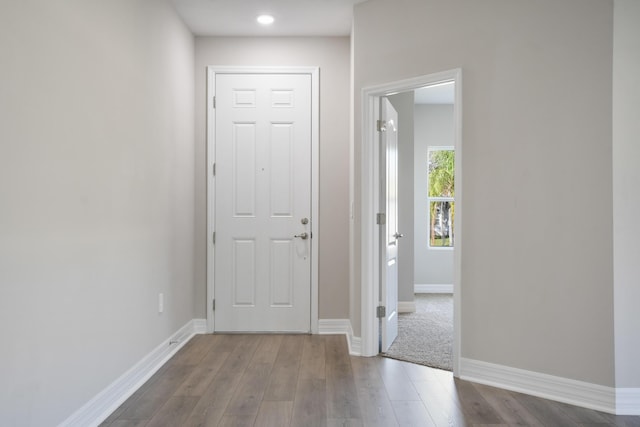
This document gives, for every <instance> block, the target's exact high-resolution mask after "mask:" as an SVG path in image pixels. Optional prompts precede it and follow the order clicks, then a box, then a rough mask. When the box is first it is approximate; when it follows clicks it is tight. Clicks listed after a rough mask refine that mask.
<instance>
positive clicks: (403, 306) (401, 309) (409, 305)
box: [398, 301, 416, 313]
mask: <svg viewBox="0 0 640 427" xmlns="http://www.w3.org/2000/svg"><path fill="white" fill-rule="evenodd" d="M415 311H416V302H415V301H398V313H415Z"/></svg>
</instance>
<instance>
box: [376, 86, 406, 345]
mask: <svg viewBox="0 0 640 427" xmlns="http://www.w3.org/2000/svg"><path fill="white" fill-rule="evenodd" d="M380 116H381V117H380V123H381V132H380V140H381V149H380V158H381V165H380V166H381V167H380V170H381V171H386V172H385V173H384V174H381V175H382V176H383V177H384V179H383V180H382V182H381V191H380V192H381V196H382V197H380V203H381V204H382V205H383V206H381V209H382V211H383V212H384V213H385V217H386V218H385V222H384V225H383V226H382V227H380V229H381V232H380V243H381V246H382V247H381V250H380V255H381V260H380V265H381V268H382V271H381V274H380V278H381V286H380V288H381V289H380V295H381V297H382V298H383V305H384V307H385V316H384V317H383V318H382V322H381V323H382V325H381V335H382V336H381V340H380V344H381V347H382V348H381V349H380V350H381V351H383V352H385V351H387V350H388V349H389V347H390V346H391V344H393V341H394V340H395V339H396V337H397V336H398V239H399V238H400V237H402V235H401V234H400V233H398V113H397V111H396V110H395V108H393V105H391V102H389V100H388V99H387V98H385V97H382V98H380Z"/></svg>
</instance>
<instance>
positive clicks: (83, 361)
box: [0, 0, 194, 426]
mask: <svg viewBox="0 0 640 427" xmlns="http://www.w3.org/2000/svg"><path fill="white" fill-rule="evenodd" d="M0 51H1V52H2V69H1V71H0V99H2V102H0V141H1V143H0V205H1V206H2V208H0V236H2V238H0V283H1V285H0V335H1V336H2V339H3V344H2V345H1V346H0V360H1V361H2V363H0V378H1V379H2V380H1V381H2V387H0V425H3V426H18V425H20V426H53V425H58V424H59V423H60V422H62V421H63V420H65V419H66V418H67V417H69V416H70V415H71V414H72V413H73V412H75V411H76V410H77V409H79V408H80V407H81V406H82V405H84V404H85V403H86V402H87V401H89V399H91V398H92V397H94V396H95V395H96V394H97V393H98V392H100V391H101V390H103V389H104V388H105V387H106V386H107V385H109V384H110V383H111V382H112V381H114V380H115V379H116V378H118V377H119V376H120V375H122V374H123V373H124V372H126V371H127V370H128V369H129V368H131V367H132V366H133V365H134V364H135V363H136V362H138V361H139V360H140V359H142V357H144V356H145V355H146V354H148V353H149V352H150V351H151V350H153V349H154V348H155V347H156V346H157V345H159V344H160V343H161V342H162V341H164V340H165V339H167V338H168V337H169V336H170V335H171V334H172V333H174V332H175V331H177V330H178V329H179V328H180V327H182V326H183V325H185V324H186V323H187V322H188V321H189V320H191V319H192V318H193V317H194V313H193V304H194V302H193V295H194V288H193V217H194V212H193V204H194V198H193V173H194V167H193V163H194V161H193V158H194V157H193V156H194V144H193V141H194V138H193V117H194V116H193V37H192V35H191V33H190V32H189V31H188V30H187V29H186V27H185V26H184V25H183V23H182V21H181V20H180V19H179V18H178V17H177V16H176V15H175V13H174V11H173V9H172V8H171V6H169V5H168V4H167V3H166V2H164V1H157V0H138V1H125V0H117V1H101V2H87V1H81V0H65V1H55V2H53V1H48V0H25V1H19V2H2V3H1V4H0ZM159 293H164V312H163V313H158V294H159Z"/></svg>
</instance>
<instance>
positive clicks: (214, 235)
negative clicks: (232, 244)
mask: <svg viewBox="0 0 640 427" xmlns="http://www.w3.org/2000/svg"><path fill="white" fill-rule="evenodd" d="M211 242H212V243H213V244H214V245H215V244H216V232H215V231H214V232H213V236H212V237H211Z"/></svg>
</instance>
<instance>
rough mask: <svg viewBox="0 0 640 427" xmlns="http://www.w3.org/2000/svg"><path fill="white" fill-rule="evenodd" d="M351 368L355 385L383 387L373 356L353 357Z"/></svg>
mask: <svg viewBox="0 0 640 427" xmlns="http://www.w3.org/2000/svg"><path fill="white" fill-rule="evenodd" d="M351 369H352V371H353V380H354V381H355V383H356V387H374V388H375V387H384V383H383V382H382V377H381V376H380V372H378V367H377V361H376V358H375V357H354V358H352V359H351Z"/></svg>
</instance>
